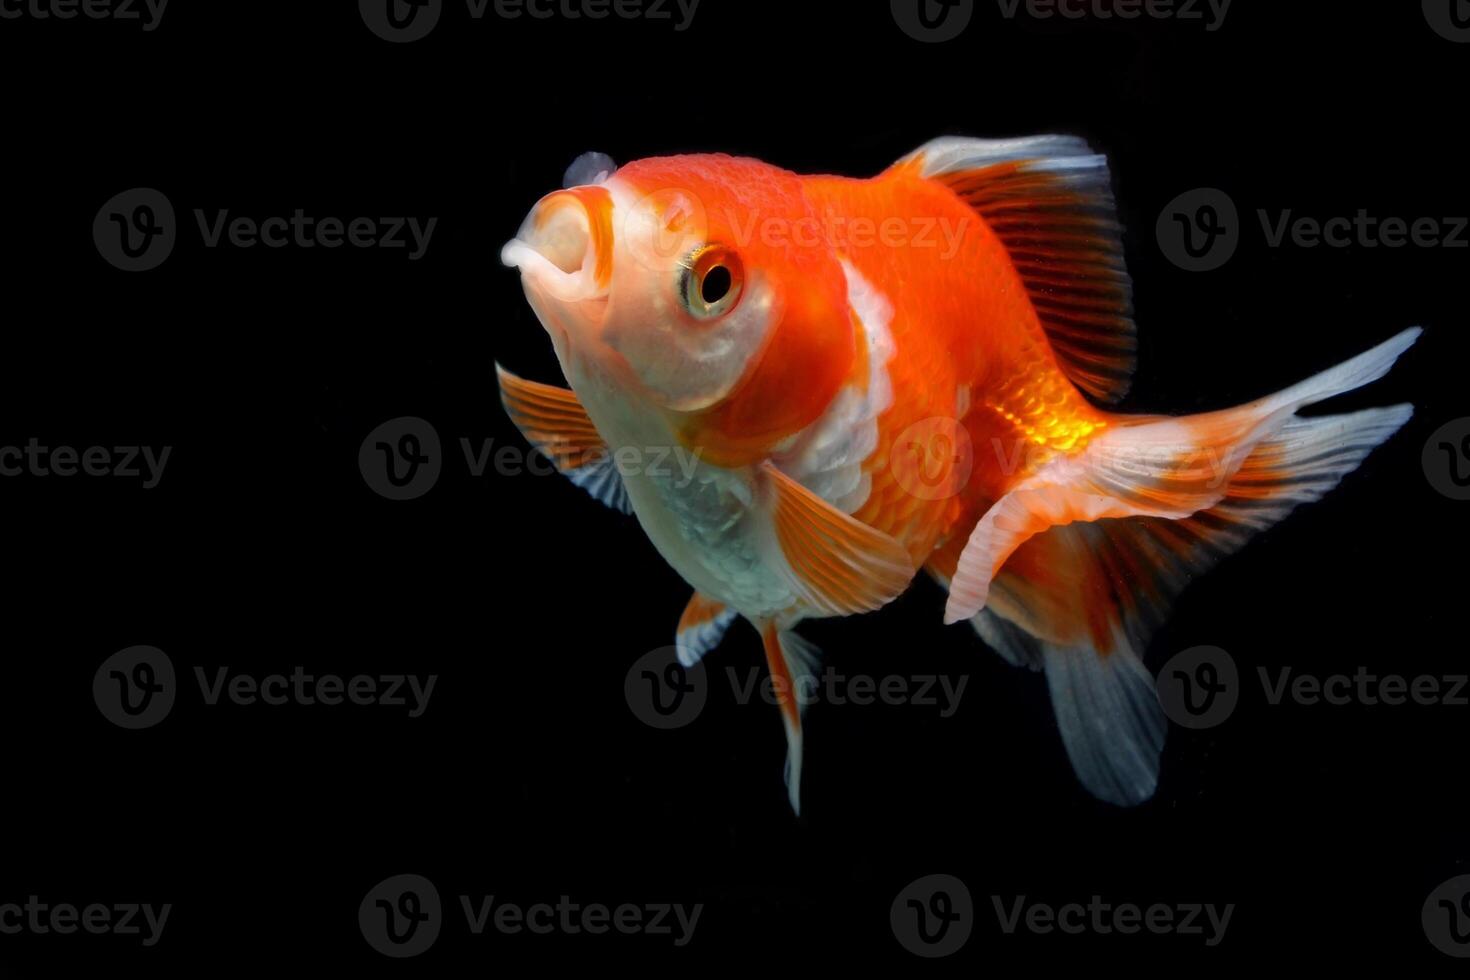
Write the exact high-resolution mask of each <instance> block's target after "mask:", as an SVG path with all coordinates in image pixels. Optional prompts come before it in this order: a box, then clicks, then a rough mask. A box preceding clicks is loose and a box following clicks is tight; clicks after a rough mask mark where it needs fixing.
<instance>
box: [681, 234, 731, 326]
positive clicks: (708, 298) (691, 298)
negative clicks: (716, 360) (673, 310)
mask: <svg viewBox="0 0 1470 980" xmlns="http://www.w3.org/2000/svg"><path fill="white" fill-rule="evenodd" d="M744 278H745V268H744V266H743V265H742V264H741V261H740V256H739V255H738V254H737V253H736V252H735V251H734V250H733V249H729V248H726V247H725V246H723V245H705V246H703V247H701V248H697V249H695V250H694V251H693V252H692V253H691V254H690V255H689V257H688V258H687V259H685V260H684V261H683V262H681V263H680V272H679V298H680V299H681V300H682V301H683V303H684V309H685V310H687V311H688V312H689V313H690V315H692V316H693V317H695V318H696V319H699V320H713V319H714V318H715V317H719V316H724V315H725V314H726V313H728V312H730V311H731V310H732V309H734V308H735V304H736V303H737V302H739V300H740V287H741V286H742V285H743V283H744Z"/></svg>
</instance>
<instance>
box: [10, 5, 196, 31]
mask: <svg viewBox="0 0 1470 980" xmlns="http://www.w3.org/2000/svg"><path fill="white" fill-rule="evenodd" d="M167 7H168V0H0V20H20V19H22V18H26V19H30V20H73V19H75V18H77V17H78V16H81V17H86V18H87V19H88V20H115V21H120V22H122V23H128V22H130V21H137V22H138V23H140V24H142V26H143V32H144V33H145V34H146V33H149V32H151V31H155V30H157V29H158V25H159V24H160V23H162V22H163V12H164V10H165V9H166V8H167Z"/></svg>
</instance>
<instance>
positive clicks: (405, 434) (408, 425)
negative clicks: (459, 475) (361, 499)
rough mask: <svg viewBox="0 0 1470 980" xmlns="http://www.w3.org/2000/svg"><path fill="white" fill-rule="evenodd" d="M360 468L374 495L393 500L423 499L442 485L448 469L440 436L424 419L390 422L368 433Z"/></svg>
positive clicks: (360, 458)
mask: <svg viewBox="0 0 1470 980" xmlns="http://www.w3.org/2000/svg"><path fill="white" fill-rule="evenodd" d="M357 466H358V469H359V470H361V471H362V478H363V480H364V481H365V482H366V483H367V485H368V486H369V487H370V488H371V489H372V490H373V492H374V493H376V494H378V495H379V496H381V497H386V498H388V499H389V500H413V499H415V498H417V497H422V496H423V495H424V494H426V493H428V492H429V491H430V490H432V489H433V488H434V484H435V483H438V482H439V472H440V470H441V469H443V467H444V456H443V453H442V452H441V451H440V446H439V433H438V432H437V431H435V429H434V427H433V426H432V425H430V424H429V423H428V422H425V421H424V420H423V419H421V418H416V417H414V416H412V415H406V416H403V417H402V418H396V419H390V420H388V421H387V422H384V423H383V424H382V425H380V426H378V427H377V428H376V429H374V430H373V431H371V432H369V433H368V434H367V437H366V438H365V439H363V440H362V446H361V447H359V448H358V451H357Z"/></svg>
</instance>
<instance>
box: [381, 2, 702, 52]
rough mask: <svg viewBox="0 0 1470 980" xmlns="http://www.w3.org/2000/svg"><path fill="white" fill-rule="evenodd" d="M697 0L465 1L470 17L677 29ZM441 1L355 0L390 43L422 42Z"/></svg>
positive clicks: (438, 13) (685, 23) (436, 18)
mask: <svg viewBox="0 0 1470 980" xmlns="http://www.w3.org/2000/svg"><path fill="white" fill-rule="evenodd" d="M699 3H700V0H465V12H466V13H467V14H469V18H470V20H471V21H481V20H484V19H485V16H486V15H487V14H490V15H493V16H495V17H496V18H498V19H500V20H509V21H519V20H537V21H546V20H573V21H579V20H590V21H601V20H607V19H608V18H616V19H618V20H646V21H650V22H653V23H665V24H672V25H673V28H674V30H675V31H676V32H680V33H682V32H683V31H687V30H688V29H689V25H690V24H692V23H693V22H694V15H695V13H696V12H698V10H699ZM444 9H445V3H444V0H358V10H359V12H360V13H361V15H362V22H363V23H364V24H366V25H367V28H368V30H370V31H372V32H373V33H374V34H376V35H377V36H378V37H380V38H382V39H383V40H385V41H390V42H392V43H394V44H406V43H408V42H410V41H418V40H422V39H423V38H426V37H428V36H429V34H430V32H432V31H433V30H434V27H435V26H436V25H437V24H438V23H439V18H440V16H441V15H442V14H443V13H444Z"/></svg>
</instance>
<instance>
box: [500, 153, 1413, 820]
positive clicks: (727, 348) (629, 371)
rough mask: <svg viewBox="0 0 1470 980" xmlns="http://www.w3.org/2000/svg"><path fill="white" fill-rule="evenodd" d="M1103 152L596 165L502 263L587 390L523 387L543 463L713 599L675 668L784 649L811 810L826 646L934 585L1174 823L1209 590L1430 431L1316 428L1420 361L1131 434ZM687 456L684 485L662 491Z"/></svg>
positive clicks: (1352, 417)
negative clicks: (1176, 688)
mask: <svg viewBox="0 0 1470 980" xmlns="http://www.w3.org/2000/svg"><path fill="white" fill-rule="evenodd" d="M1116 210H1117V209H1116V204H1115V200H1114V195H1113V191H1112V180H1111V176H1110V173H1109V168H1108V164H1107V161H1106V158H1105V157H1104V156H1103V155H1101V154H1099V153H1096V152H1094V151H1093V150H1092V148H1091V147H1090V146H1089V145H1088V144H1087V143H1086V142H1085V141H1084V140H1082V139H1080V138H1076V137H1072V136H1065V135H1047V136H1037V137H1026V138H1013V139H969V138H958V137H945V138H940V139H937V140H934V141H931V142H929V143H927V144H925V145H924V146H922V147H920V148H919V149H917V150H915V151H913V152H912V153H910V154H908V155H907V156H905V157H903V158H902V159H900V160H898V161H897V162H896V163H894V164H893V165H892V166H890V167H888V168H887V169H885V170H884V171H882V172H881V173H879V174H878V175H877V176H875V177H870V178H850V177H842V176H834V175H800V174H796V173H793V172H791V171H788V170H784V169H782V168H780V167H777V166H774V165H771V164H767V163H763V162H761V161H758V160H754V159H748V158H740V157H733V156H728V155H724V154H698V155H680V156H669V157H653V158H647V159H643V160H639V161H636V162H634V163H630V164H628V165H626V166H623V167H621V168H619V167H617V166H615V165H614V164H613V162H612V161H611V160H610V159H609V158H607V157H605V156H603V155H601V154H588V155H584V157H582V158H579V159H578V160H577V161H576V162H574V163H573V165H572V167H571V168H569V170H568V171H567V174H566V176H565V178H564V180H563V186H562V188H561V189H559V190H555V191H553V192H551V193H549V194H547V195H546V196H545V197H543V198H541V199H540V201H538V202H537V203H536V204H535V206H534V207H533V208H532V209H531V211H530V213H529V214H528V215H527V217H526V219H525V221H524V223H523V224H522V226H521V228H520V229H519V231H518V232H517V235H516V237H515V238H514V239H512V240H511V241H510V242H508V243H507V244H506V245H505V246H504V248H503V249H502V252H501V258H502V261H503V262H504V264H505V265H507V266H510V267H512V268H515V269H516V270H518V272H519V274H520V278H521V283H522V287H523V290H524V292H525V295H526V298H527V300H528V302H529V304H530V306H531V308H532V310H533V311H534V312H535V315H536V317H537V319H538V320H539V321H540V323H541V325H542V326H543V327H544V329H545V331H546V333H547V334H548V335H549V337H550V340H551V344H552V347H553V349H554V351H555V354H556V357H557V360H558V362H559V363H560V366H561V368H562V372H563V374H564V375H565V377H566V380H567V382H568V383H569V384H570V386H571V387H570V390H568V389H566V388H562V387H558V386H554V385H548V384H542V383H539V382H534V381H529V380H526V379H523V378H521V377H518V376H517V375H515V374H512V373H511V372H510V371H508V370H506V369H505V368H503V367H501V366H500V365H498V364H497V365H496V370H497V375H498V380H499V386H500V392H501V400H502V403H503V405H504V407H505V409H506V411H507V412H508V414H509V416H510V418H511V420H512V421H513V422H514V423H515V425H516V426H517V427H518V428H519V429H520V431H521V432H522V433H523V434H524V436H525V437H526V438H527V439H528V440H529V442H530V443H531V444H533V445H534V446H536V447H538V448H539V449H540V450H542V451H543V452H544V453H546V455H548V456H549V457H551V458H552V459H553V460H554V461H555V462H556V464H557V467H558V468H559V469H560V470H561V471H562V472H563V473H565V474H566V475H567V476H568V477H570V478H571V479H572V481H574V482H575V483H576V484H577V485H579V486H581V487H583V488H584V489H586V490H587V491H588V492H589V493H590V494H592V495H593V496H594V497H595V498H597V499H598V500H600V501H602V502H603V503H605V504H608V505H609V506H611V507H613V508H615V509H618V510H621V511H623V512H631V513H632V514H633V515H635V516H636V518H637V520H638V522H639V524H640V525H641V526H642V529H643V530H644V532H645V533H646V534H647V536H648V539H649V541H650V542H651V543H652V545H653V547H654V548H655V549H657V551H658V552H659V554H660V555H662V557H663V558H664V559H665V560H666V561H667V562H668V564H669V565H670V566H672V568H673V569H674V570H675V571H676V572H677V573H678V574H679V575H680V576H681V577H682V578H683V579H684V580H685V582H687V583H688V585H689V586H690V588H691V590H692V595H691V596H690V598H689V600H688V605H687V607H686V608H685V611H684V613H683V615H682V616H681V617H680V619H679V621H678V623H677V626H676V628H675V644H676V646H677V650H678V658H679V660H680V662H681V663H683V664H684V665H685V666H686V667H687V666H692V665H693V664H696V663H698V662H700V660H701V659H702V658H704V657H705V656H706V655H708V654H709V653H710V652H711V651H712V650H713V649H714V648H715V647H716V646H717V645H718V644H719V643H720V641H721V639H722V637H723V636H724V635H725V633H726V632H727V630H728V629H729V627H730V626H731V624H732V623H733V622H734V621H735V620H736V619H737V618H739V619H744V620H746V621H747V622H749V623H750V624H751V626H753V627H754V628H755V630H756V631H757V633H759V635H760V638H761V642H762V645H763V648H764V651H765V658H766V664H767V668H768V670H769V672H770V675H771V679H772V686H773V688H774V690H775V691H776V692H777V695H778V698H777V701H778V707H779V709H780V715H781V719H782V722H783V726H784V729H785V734H786V741H787V756H786V766H785V783H786V789H787V793H788V798H789V801H790V805H791V807H792V808H793V809H794V810H795V811H796V812H797V813H798V814H799V813H800V807H801V796H800V788H801V779H802V764H803V749H802V746H803V707H804V705H803V700H804V699H803V698H801V697H799V696H798V693H797V692H798V691H800V690H801V689H802V684H803V683H807V684H809V683H810V682H811V681H812V680H813V679H814V678H815V676H816V672H817V671H818V670H820V669H822V668H821V662H822V661H821V653H820V651H819V650H817V649H816V647H815V646H814V645H813V644H811V643H810V642H808V641H807V640H805V639H803V638H802V637H801V635H800V634H799V633H798V632H797V629H796V628H797V626H798V625H799V624H800V623H801V622H803V621H804V620H808V619H815V618H825V617H839V616H853V615H859V614H866V613H871V612H873V611H875V610H878V609H879V608H881V607H882V606H884V605H885V604H887V603H889V602H891V601H892V600H893V599H895V598H896V597H898V596H899V595H901V594H903V593H904V592H905V591H906V590H907V589H909V588H910V586H911V585H912V584H913V582H914V581H915V579H916V578H917V577H918V575H919V573H920V572H924V573H927V575H928V576H929V577H930V578H932V579H933V580H934V581H935V582H937V583H938V584H939V585H940V586H941V587H942V588H943V589H945V590H947V598H946V601H945V607H944V615H943V621H944V623H946V624H953V623H960V622H967V623H969V624H970V626H971V627H972V628H973V630H974V631H975V633H977V634H978V636H979V638H980V639H981V640H982V641H983V642H984V644H986V645H988V646H989V647H991V648H992V649H993V650H994V651H995V653H997V654H999V655H1000V656H1001V657H1002V658H1004V659H1005V660H1006V661H1008V662H1010V663H1011V664H1013V665H1015V666H1017V667H1025V668H1029V669H1031V670H1034V671H1039V672H1042V673H1044V675H1045V678H1046V682H1047V686H1048V689H1049V692H1050V695H1051V703H1052V706H1053V710H1054V713H1055V718H1056V724H1057V727H1058V729H1059V731H1060V735H1061V740H1062V743H1063V745H1064V747H1065V749H1066V753H1067V756H1068V759H1069V760H1070V762H1071V764H1072V768H1073V770H1074V772H1075V774H1076V777H1077V779H1078V780H1079V781H1080V782H1081V784H1082V786H1083V787H1085V788H1086V789H1087V790H1088V791H1089V792H1090V793H1091V794H1092V795H1094V796H1095V797H1097V798H1098V799H1100V800H1103V801H1106V802H1107V803H1111V804H1115V805H1118V806H1133V805H1137V804H1140V803H1142V802H1144V801H1145V800H1147V799H1149V798H1151V797H1152V796H1153V795H1154V793H1155V792H1156V789H1157V786H1158V781H1159V762H1160V757H1161V755H1162V752H1163V747H1164V742H1165V735H1166V731H1167V723H1166V716H1165V714H1164V712H1163V709H1162V707H1161V704H1160V700H1159V697H1158V693H1157V689H1156V687H1155V679H1154V677H1153V675H1152V674H1151V672H1150V671H1149V669H1148V667H1147V666H1146V665H1145V653H1146V650H1147V645H1148V642H1149V640H1150V638H1151V636H1152V633H1153V631H1154V630H1155V629H1156V628H1157V627H1158V626H1159V625H1160V624H1161V622H1162V621H1163V619H1164V618H1165V616H1166V615H1167V613H1168V610H1169V607H1170V605H1171V603H1172V601H1173V600H1174V598H1175V597H1176V596H1177V595H1178V594H1179V592H1180V591H1181V590H1182V589H1183V588H1184V587H1185V586H1186V585H1187V584H1188V583H1189V582H1190V581H1192V580H1193V579H1194V578H1195V577H1197V576H1198V575H1199V574H1201V573H1202V572H1204V571H1205V570H1206V569H1208V568H1209V567H1211V566H1212V565H1213V564H1215V563H1216V562H1218V561H1219V560H1220V559H1222V558H1224V557H1225V556H1227V555H1229V554H1230V553H1232V552H1234V551H1236V550H1238V549H1239V548H1240V547H1241V546H1242V545H1243V544H1245V542H1246V541H1247V540H1248V539H1250V538H1251V537H1252V536H1254V535H1255V534H1257V533H1259V532H1260V531H1262V530H1264V529H1266V528H1268V527H1271V526H1272V525H1274V524H1276V523H1277V522H1278V521H1280V520H1281V519H1282V518H1284V517H1285V516H1286V515H1287V514H1288V513H1289V512H1291V511H1292V510H1293V509H1294V508H1296V507H1297V506H1298V505H1301V504H1305V503H1308V502H1311V501H1314V500H1316V499H1318V498H1320V497H1321V496H1322V495H1323V494H1325V493H1326V492H1327V491H1328V490H1330V489H1332V488H1333V487H1335V486H1336V485H1337V484H1338V482H1339V481H1340V480H1341V479H1342V478H1343V477H1344V476H1345V475H1347V474H1348V473H1350V472H1352V471H1353V470H1354V469H1356V468H1357V466H1358V465H1359V463H1360V462H1361V461H1362V460H1363V459H1364V457H1365V456H1366V455H1367V454H1368V453H1369V452H1371V451H1372V450H1373V449H1374V448H1375V447H1377V446H1378V445H1380V444H1381V443H1383V442H1384V441H1385V440H1386V439H1388V438H1389V437H1390V436H1392V435H1393V434H1394V433H1395V432H1396V431H1397V430H1398V429H1399V428H1400V427H1401V426H1403V425H1404V423H1405V422H1407V421H1408V419H1409V418H1410V416H1411V414H1412V412H1413V407H1412V406H1411V405H1407V404H1405V405H1396V406H1392V407H1388V408H1374V409H1368V410H1363V411H1356V412H1351V413H1347V414H1336V415H1310V416H1302V415H1299V414H1298V411H1299V410H1300V409H1302V408H1304V407H1306V406H1309V405H1313V404H1315V403H1317V402H1320V401H1323V400H1326V399H1328V398H1331V397H1333V396H1335V395H1338V394H1341V393H1344V392H1347V391H1350V390H1353V389H1356V388H1358V387H1360V386H1363V385H1366V384H1368V383H1370V382H1372V381H1374V380H1376V379H1378V378H1380V377H1382V376H1383V375H1384V374H1386V373H1387V372H1388V370H1389V369H1390V368H1391V366H1392V365H1393V364H1394V362H1395V361H1396V359H1397V358H1398V357H1399V356H1400V355H1401V354H1402V353H1403V352H1404V351H1406V350H1407V349H1408V348H1409V347H1410V346H1411V345H1412V344H1413V343H1414V341H1415V340H1416V339H1417V337H1418V336H1419V334H1420V330H1419V329H1418V328H1411V329H1407V330H1404V331H1403V332H1401V333H1399V334H1398V335H1396V336H1394V337H1392V338H1391V339H1389V340H1387V341H1384V342H1383V343H1381V344H1379V345H1378V346H1377V347H1374V348H1372V349H1371V350H1368V351H1367V352H1365V353H1363V354H1360V355H1358V356H1356V357H1353V358H1351V359H1349V360H1347V361H1345V362H1343V363H1341V364H1338V365H1337V366H1335V367H1330V368H1328V369H1326V370H1323V371H1321V372H1320V373H1318V374H1316V375H1314V376H1312V377H1310V378H1308V379H1307V380H1305V381H1302V382H1300V383H1298V384H1295V385H1292V386H1291V387H1288V388H1286V389H1284V390H1282V391H1278V392H1276V393H1274V394H1268V395H1264V396H1262V397H1260V398H1258V399H1256V400H1255V401H1252V402H1250V403H1248V404H1245V405H1240V406H1238V407H1235V408H1230V409H1225V410H1220V411H1212V412H1206V413H1203V414H1196V415H1187V416H1168V415H1142V414H1124V413H1120V412H1117V411H1114V410H1111V409H1110V407H1109V406H1113V405H1116V403H1117V402H1118V401H1119V400H1120V399H1121V398H1122V397H1123V396H1124V395H1125V394H1126V393H1127V392H1128V390H1129V387H1130V383H1131V379H1132V374H1133V371H1134V366H1135V360H1136V351H1137V339H1136V338H1137V331H1136V328H1135V325H1134V322H1133V312H1132V288H1133V287H1132V281H1131V278H1130V276H1129V274H1128V272H1127V269H1126V266H1125V262H1124V254H1123V246H1122V237H1121V236H1122V228H1121V225H1120V223H1119V220H1118V218H1117V214H1116ZM675 449H677V450H681V451H682V452H683V453H684V454H685V458H688V459H692V460H694V461H695V462H694V465H693V466H692V468H691V469H690V470H689V471H688V472H687V473H681V472H680V471H677V470H675V469H672V468H659V467H656V466H653V465H647V460H648V456H649V454H651V453H654V452H655V451H662V452H668V451H671V450H675Z"/></svg>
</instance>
